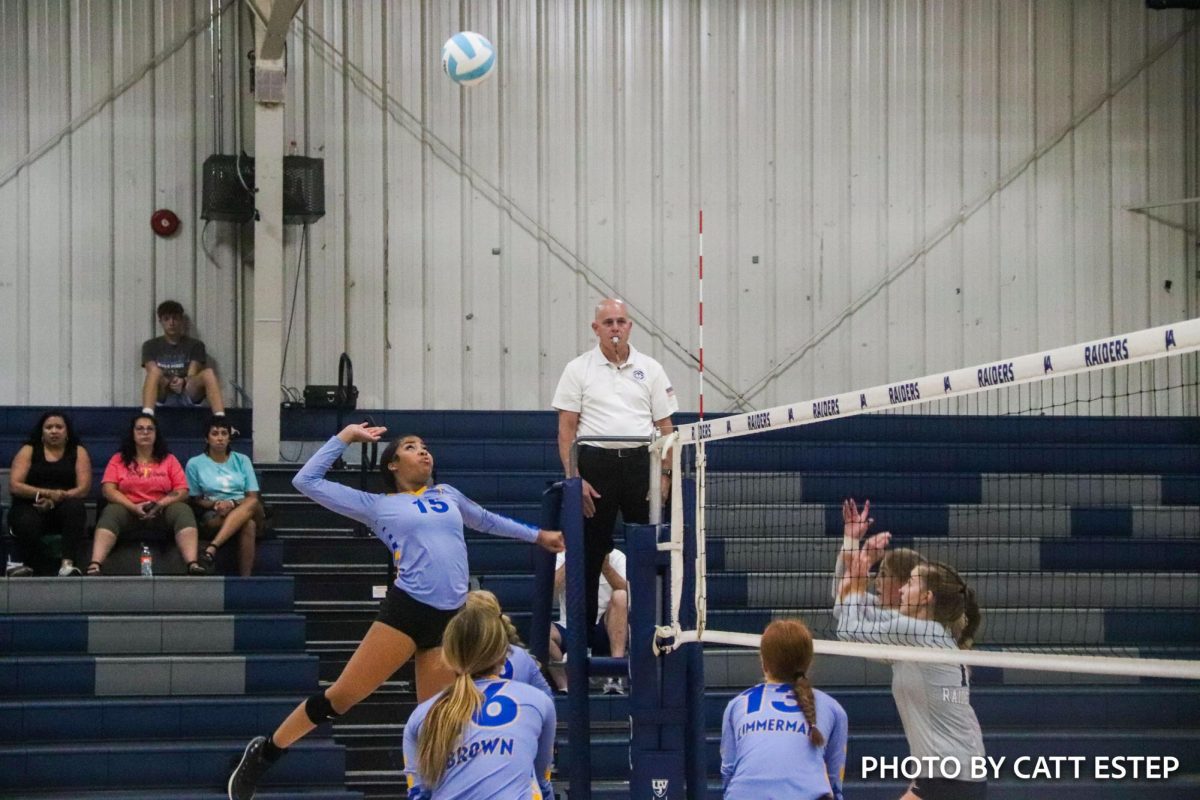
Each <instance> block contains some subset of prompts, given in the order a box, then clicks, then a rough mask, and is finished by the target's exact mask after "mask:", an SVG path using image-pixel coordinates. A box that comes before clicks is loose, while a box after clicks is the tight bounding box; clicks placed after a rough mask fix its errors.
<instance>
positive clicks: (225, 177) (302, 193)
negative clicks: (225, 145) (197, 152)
mask: <svg viewBox="0 0 1200 800" xmlns="http://www.w3.org/2000/svg"><path fill="white" fill-rule="evenodd" d="M323 216H325V161H324V159H320V158H308V157H306V156H284V158H283V222H284V224H285V225H306V224H308V223H310V222H316V221H317V220H319V219H320V218H321V217H323ZM200 217H201V219H206V220H213V221H217V222H250V221H251V220H253V219H254V159H253V158H251V157H249V156H245V155H243V156H222V155H213V156H209V157H208V158H206V159H204V191H203V195H202V198H201V208H200Z"/></svg>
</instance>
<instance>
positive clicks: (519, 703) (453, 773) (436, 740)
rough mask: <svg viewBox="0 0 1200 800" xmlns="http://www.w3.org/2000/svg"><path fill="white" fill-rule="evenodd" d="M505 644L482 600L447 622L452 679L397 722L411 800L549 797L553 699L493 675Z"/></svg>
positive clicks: (499, 627)
mask: <svg viewBox="0 0 1200 800" xmlns="http://www.w3.org/2000/svg"><path fill="white" fill-rule="evenodd" d="M509 646H510V645H509V640H508V633H507V631H505V629H504V623H503V622H502V621H501V619H500V617H499V616H497V615H496V614H495V613H494V612H493V611H491V610H490V609H487V608H485V607H483V606H481V605H475V604H471V603H468V604H467V607H466V608H464V609H463V610H462V611H461V612H459V614H458V615H457V616H455V617H454V619H453V620H452V621H451V622H450V624H449V625H448V626H447V627H446V637H445V642H444V645H443V648H444V649H443V653H444V656H445V659H446V663H447V664H449V665H450V668H451V669H453V670H454V682H453V683H452V684H450V688H448V689H446V691H445V692H443V693H442V694H441V695H440V696H439V697H437V698H435V699H430V700H426V701H425V702H424V703H422V704H421V705H419V706H417V708H416V710H415V711H413V713H412V716H411V717H409V718H408V722H407V724H405V726H404V765H405V766H404V771H405V773H406V774H407V776H408V797H409V798H410V800H493V798H504V800H553V798H554V789H553V788H552V787H551V785H550V761H551V758H552V756H553V751H554V726H555V723H556V718H555V712H554V701H553V700H551V699H550V698H549V697H547V696H546V695H545V694H543V693H542V692H540V691H538V690H537V689H535V688H533V687H532V686H530V685H528V684H525V683H521V682H519V681H507V680H504V679H502V678H500V676H499V672H500V669H501V668H502V667H503V665H504V661H505V658H506V657H507V655H508V652H509Z"/></svg>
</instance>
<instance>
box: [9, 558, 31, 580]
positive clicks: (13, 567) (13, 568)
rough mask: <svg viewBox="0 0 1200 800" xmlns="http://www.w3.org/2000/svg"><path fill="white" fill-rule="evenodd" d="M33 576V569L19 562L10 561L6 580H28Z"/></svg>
mask: <svg viewBox="0 0 1200 800" xmlns="http://www.w3.org/2000/svg"><path fill="white" fill-rule="evenodd" d="M32 574H33V567H30V566H27V565H25V564H22V563H21V562H19V561H10V562H8V565H7V566H6V567H5V569H4V576H5V577H6V578H28V577H29V576H30V575H32Z"/></svg>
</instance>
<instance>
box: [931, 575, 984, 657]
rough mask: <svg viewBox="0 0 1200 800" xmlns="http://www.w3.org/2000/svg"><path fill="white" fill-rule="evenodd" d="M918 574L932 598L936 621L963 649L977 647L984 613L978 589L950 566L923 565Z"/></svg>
mask: <svg viewBox="0 0 1200 800" xmlns="http://www.w3.org/2000/svg"><path fill="white" fill-rule="evenodd" d="M918 569H919V572H918V575H920V577H921V580H922V581H923V582H924V584H925V589H926V591H928V592H930V593H931V594H932V595H933V604H932V605H933V614H932V616H933V619H934V621H935V622H940V623H941V624H942V625H943V626H944V627H945V628H946V631H947V632H949V634H950V635H951V636H953V637H954V641H955V642H957V643H958V646H959V647H960V648H962V649H963V650H968V649H970V648H971V646H972V645H974V644H975V634H976V633H978V632H979V625H980V623H981V622H982V614H981V613H980V611H979V601H978V600H977V599H976V597H975V590H974V589H972V588H971V587H970V586H968V585H967V582H966V581H965V580H963V578H962V576H961V575H959V574H958V571H957V570H955V569H954V567H952V566H950V565H949V564H942V563H938V562H933V561H931V562H929V563H926V564H922V565H921V566H920V567H919V568H918Z"/></svg>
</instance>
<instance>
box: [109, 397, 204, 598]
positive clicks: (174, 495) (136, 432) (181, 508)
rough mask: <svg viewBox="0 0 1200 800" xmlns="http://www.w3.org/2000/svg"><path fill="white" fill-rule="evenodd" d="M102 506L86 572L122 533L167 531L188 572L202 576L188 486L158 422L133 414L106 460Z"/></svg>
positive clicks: (148, 416) (202, 571) (110, 550)
mask: <svg viewBox="0 0 1200 800" xmlns="http://www.w3.org/2000/svg"><path fill="white" fill-rule="evenodd" d="M101 490H102V492H103V494H104V499H105V500H107V501H108V505H106V506H105V507H104V510H103V511H102V512H100V519H98V520H97V521H96V539H95V541H94V543H93V544H92V563H90V564H88V569H87V574H88V575H99V574H100V572H101V566H102V565H103V564H104V559H105V558H107V557H108V554H109V553H110V552H112V549H113V545H115V544H116V543H117V538H118V537H119V536H121V535H122V534H130V533H133V534H140V533H149V532H154V533H160V532H161V533H165V532H168V531H173V532H174V534H175V544H176V545H177V546H178V547H179V554H180V555H182V556H183V560H184V563H186V564H187V571H188V574H189V575H203V574H204V567H202V566H200V564H199V563H197V561H196V547H197V544H196V541H197V537H196V517H195V515H193V514H192V509H191V506H189V505H188V504H187V502H186V501H187V496H188V485H187V478H186V477H185V476H184V473H183V467H181V466H180V465H179V460H178V459H176V458H175V456H173V455H171V454H170V453H168V452H167V442H166V440H165V439H163V438H162V437H161V436H159V434H158V423H157V421H156V420H155V419H154V417H152V416H150V415H149V414H138V415H137V416H136V417H134V418H133V422H132V423H131V424H130V426H129V431H128V432H127V433H126V434H125V438H124V439H123V440H122V442H121V449H120V450H118V451H117V452H116V453H114V454H113V457H112V458H110V459H109V460H108V466H107V467H105V468H104V477H103V478H102V479H101Z"/></svg>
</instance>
